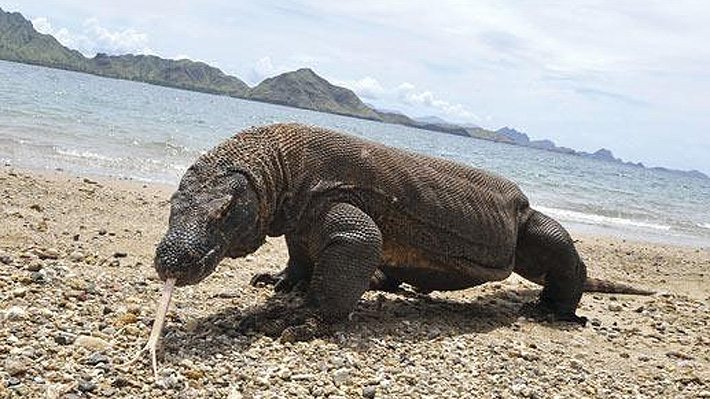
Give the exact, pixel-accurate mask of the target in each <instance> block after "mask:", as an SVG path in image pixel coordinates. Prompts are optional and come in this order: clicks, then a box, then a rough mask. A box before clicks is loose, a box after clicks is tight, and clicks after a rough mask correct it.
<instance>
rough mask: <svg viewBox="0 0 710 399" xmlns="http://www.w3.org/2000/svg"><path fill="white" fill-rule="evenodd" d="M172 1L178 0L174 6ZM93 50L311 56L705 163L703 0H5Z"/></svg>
mask: <svg viewBox="0 0 710 399" xmlns="http://www.w3.org/2000/svg"><path fill="white" fill-rule="evenodd" d="M166 4H170V5H169V6H167V5H166ZM0 7H1V8H2V9H3V10H5V11H19V12H21V13H23V15H24V16H25V17H26V18H28V19H30V20H31V21H32V22H33V24H34V26H35V28H36V29H37V30H39V31H41V32H43V33H49V34H53V35H54V36H55V37H56V38H57V39H58V40H59V41H60V42H61V43H62V44H64V45H66V46H68V47H71V48H75V49H78V50H80V51H81V52H82V53H84V54H85V55H87V56H93V55H94V54H95V53H96V52H104V53H108V54H122V53H129V52H130V53H142V54H155V55H159V56H161V57H165V58H190V59H193V60H200V61H204V62H207V63H209V64H211V65H214V66H216V67H219V68H220V69H222V70H223V71H225V72H226V73H229V74H232V75H235V76H237V77H239V78H241V79H242V80H244V81H245V82H247V84H249V85H250V86H253V85H255V84H257V83H258V82H260V81H261V80H262V79H264V78H266V77H270V76H274V75H276V74H279V73H282V72H286V71H289V70H294V69H297V68H303V67H308V68H312V69H313V70H315V71H316V73H318V74H319V75H321V76H323V77H324V78H326V79H328V80H329V81H330V82H332V83H334V84H338V85H341V86H345V87H348V88H350V89H352V90H354V91H355V92H356V93H357V94H358V95H359V96H360V98H361V99H362V100H363V101H364V102H365V103H367V104H370V105H373V106H375V107H376V108H378V109H383V110H395V111H400V112H404V113H406V114H407V115H410V116H414V117H422V116H431V115H435V116H438V117H441V118H443V119H446V120H449V121H453V122H457V123H467V124H475V125H479V126H482V127H485V128H488V129H498V128H500V127H503V126H509V127H512V128H515V129H517V130H519V131H523V132H525V133H527V134H528V135H529V136H530V137H531V138H533V139H551V140H553V141H554V142H555V143H556V144H557V145H561V146H566V147H571V148H574V149H577V150H582V151H588V152H593V151H596V150H597V149H599V148H608V149H611V150H612V151H613V152H614V154H615V155H616V156H617V157H620V158H623V159H624V160H628V161H634V162H639V161H640V162H644V164H646V165H649V166H666V167H672V168H677V169H697V170H700V171H703V172H705V173H706V174H710V156H709V155H708V154H710V95H708V93H710V46H709V45H708V43H710V29H708V27H707V23H708V21H710V2H708V1H704V0H697V1H690V0H676V1H672V2H671V1H667V0H664V1H655V0H646V1H635V0H629V1H618V0H597V1H584V0H567V1H525V0H490V1H488V0H477V1H463V0H460V1H455V0H437V1H435V2H433V1H430V0H399V1H385V0H360V1H357V2H355V1H315V0H285V1H271V0H262V1H237V0H203V1H200V2H196V1H186V0H173V1H171V2H165V1H152V0H122V1H120V2H116V1H108V0H95V1H86V0H22V1H4V0H0Z"/></svg>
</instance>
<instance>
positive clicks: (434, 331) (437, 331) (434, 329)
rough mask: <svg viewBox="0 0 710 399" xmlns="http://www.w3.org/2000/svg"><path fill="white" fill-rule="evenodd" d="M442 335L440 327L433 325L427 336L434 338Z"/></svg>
mask: <svg viewBox="0 0 710 399" xmlns="http://www.w3.org/2000/svg"><path fill="white" fill-rule="evenodd" d="M439 335H441V330H440V329H439V328H438V327H432V328H430V329H429V330H428V331H427V338H429V339H434V338H436V337H438V336H439Z"/></svg>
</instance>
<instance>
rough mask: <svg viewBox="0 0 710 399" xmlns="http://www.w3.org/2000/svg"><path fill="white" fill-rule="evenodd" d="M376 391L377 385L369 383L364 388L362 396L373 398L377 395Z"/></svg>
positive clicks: (368, 398)
mask: <svg viewBox="0 0 710 399" xmlns="http://www.w3.org/2000/svg"><path fill="white" fill-rule="evenodd" d="M376 392H377V387H375V386H374V385H368V386H366V387H364V388H362V396H363V397H364V398H367V399H373V398H374V397H375V393H376Z"/></svg>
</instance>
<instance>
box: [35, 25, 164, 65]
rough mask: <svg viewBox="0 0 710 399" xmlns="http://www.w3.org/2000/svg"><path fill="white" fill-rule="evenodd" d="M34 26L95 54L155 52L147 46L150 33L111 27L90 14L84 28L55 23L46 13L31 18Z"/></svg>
mask: <svg viewBox="0 0 710 399" xmlns="http://www.w3.org/2000/svg"><path fill="white" fill-rule="evenodd" d="M32 25H33V26H34V28H35V29H36V30H37V31H38V32H40V33H44V34H49V35H52V36H54V37H55V38H56V39H57V40H58V41H59V42H60V43H61V44H63V45H64V46H67V47H69V48H72V49H76V50H79V51H80V52H81V53H82V54H84V55H86V56H88V57H93V56H94V55H96V53H107V54H125V53H132V54H154V53H155V52H154V51H153V50H152V49H151V48H150V47H149V46H148V35H147V34H145V33H142V32H140V31H138V30H136V29H134V28H127V29H123V30H116V31H112V30H110V29H108V28H106V27H104V26H102V25H101V23H100V22H99V20H98V19H97V18H88V19H86V20H85V21H84V23H83V24H82V30H81V32H71V31H70V30H68V29H67V28H56V27H54V26H53V25H52V24H51V23H50V22H49V20H48V19H47V18H46V17H38V18H34V19H33V20H32Z"/></svg>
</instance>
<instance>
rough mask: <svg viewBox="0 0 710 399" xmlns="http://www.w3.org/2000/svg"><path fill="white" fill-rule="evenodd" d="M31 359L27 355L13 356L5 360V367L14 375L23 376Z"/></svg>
mask: <svg viewBox="0 0 710 399" xmlns="http://www.w3.org/2000/svg"><path fill="white" fill-rule="evenodd" d="M29 365H30V360H29V359H27V358H25V357H11V358H8V359H6V360H5V364H4V369H5V371H6V372H7V373H8V374H10V375H11V376H13V377H17V376H21V375H23V374H25V373H26V372H27V370H28V369H29Z"/></svg>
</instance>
